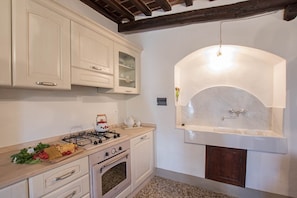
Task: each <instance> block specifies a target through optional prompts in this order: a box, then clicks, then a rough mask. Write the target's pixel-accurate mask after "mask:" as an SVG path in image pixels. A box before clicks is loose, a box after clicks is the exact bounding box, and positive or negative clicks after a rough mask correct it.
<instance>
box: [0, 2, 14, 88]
mask: <svg viewBox="0 0 297 198" xmlns="http://www.w3.org/2000/svg"><path fill="white" fill-rule="evenodd" d="M0 27H1V31H0V85H6V86H9V85H11V1H10V0H1V1H0Z"/></svg>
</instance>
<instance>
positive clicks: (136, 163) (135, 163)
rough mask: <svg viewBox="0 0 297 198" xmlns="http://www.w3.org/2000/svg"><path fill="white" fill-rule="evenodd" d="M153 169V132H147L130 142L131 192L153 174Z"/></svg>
mask: <svg viewBox="0 0 297 198" xmlns="http://www.w3.org/2000/svg"><path fill="white" fill-rule="evenodd" d="M153 169H154V149H153V132H149V133H146V134H144V135H142V136H140V137H136V138H134V139H132V140H131V171H132V172H131V175H132V182H131V183H132V191H133V190H135V189H136V188H137V187H138V186H139V185H140V184H141V183H142V182H144V181H145V180H146V179H147V178H148V177H149V176H150V175H151V174H152V173H153Z"/></svg>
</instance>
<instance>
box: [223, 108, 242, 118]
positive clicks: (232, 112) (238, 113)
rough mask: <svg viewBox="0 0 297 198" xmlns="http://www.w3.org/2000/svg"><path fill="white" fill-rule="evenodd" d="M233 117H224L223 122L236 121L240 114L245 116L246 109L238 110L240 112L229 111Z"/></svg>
mask: <svg viewBox="0 0 297 198" xmlns="http://www.w3.org/2000/svg"><path fill="white" fill-rule="evenodd" d="M228 112H229V113H230V114H231V115H230V116H223V117H222V120H223V121H224V120H225V119H236V118H238V117H239V115H240V114H245V113H246V112H247V110H246V109H243V108H242V109H238V110H234V109H230V110H229V111H228Z"/></svg>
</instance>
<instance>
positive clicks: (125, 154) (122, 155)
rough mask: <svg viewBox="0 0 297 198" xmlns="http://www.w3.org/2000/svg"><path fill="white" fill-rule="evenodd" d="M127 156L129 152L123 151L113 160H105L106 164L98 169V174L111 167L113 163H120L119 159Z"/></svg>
mask: <svg viewBox="0 0 297 198" xmlns="http://www.w3.org/2000/svg"><path fill="white" fill-rule="evenodd" d="M128 156H129V151H125V152H123V153H121V154H119V155H117V156H115V157H114V158H111V159H112V161H109V160H107V162H108V163H107V164H104V165H103V166H102V167H101V168H100V173H102V171H103V169H104V168H106V167H108V166H110V165H112V164H113V163H115V162H117V161H120V160H121V159H123V158H124V157H126V158H128Z"/></svg>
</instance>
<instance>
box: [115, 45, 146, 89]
mask: <svg viewBox="0 0 297 198" xmlns="http://www.w3.org/2000/svg"><path fill="white" fill-rule="evenodd" d="M114 62H115V68H114V69H115V75H114V83H115V84H114V89H113V90H112V91H113V92H116V93H125V94H139V93H140V52H139V51H137V50H135V49H132V48H130V47H129V46H124V45H122V44H118V43H115V44H114Z"/></svg>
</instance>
